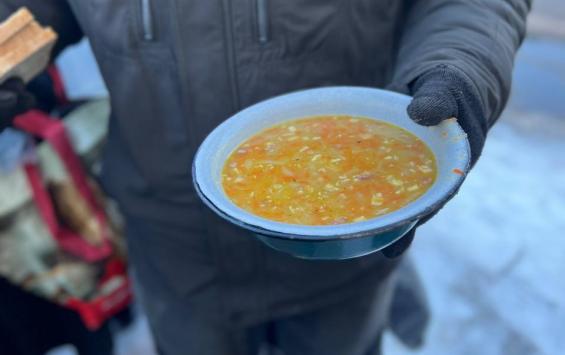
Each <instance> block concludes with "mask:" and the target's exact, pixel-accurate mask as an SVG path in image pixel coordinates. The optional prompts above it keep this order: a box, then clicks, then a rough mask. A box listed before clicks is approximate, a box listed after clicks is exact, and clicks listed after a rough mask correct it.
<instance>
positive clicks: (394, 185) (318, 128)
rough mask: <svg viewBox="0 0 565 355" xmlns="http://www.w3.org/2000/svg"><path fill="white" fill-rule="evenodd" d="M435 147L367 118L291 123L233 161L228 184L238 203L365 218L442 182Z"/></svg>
mask: <svg viewBox="0 0 565 355" xmlns="http://www.w3.org/2000/svg"><path fill="white" fill-rule="evenodd" d="M436 170H437V169H436V162H435V158H434V155H433V153H432V152H431V151H430V149H429V148H428V147H427V146H426V145H425V143H424V142H422V141H421V140H420V139H419V138H417V137H416V136H414V135H413V134H411V133H409V132H407V131H406V130H404V129H402V128H400V127H397V126H394V125H392V124H389V123H386V122H383V121H376V120H372V119H368V118H362V117H350V116H319V117H311V118H304V119H299V120H293V121H286V122H284V123H282V124H280V125H276V126H273V127H271V128H268V129H266V130H264V131H262V132H260V133H259V134H256V135H255V136H253V137H251V138H249V139H248V140H247V141H245V142H243V144H241V145H240V146H239V147H237V148H236V149H235V150H234V151H233V152H232V153H231V155H230V156H229V158H228V159H227V161H226V163H225V166H224V168H223V171H222V185H223V188H224V191H225V193H226V194H227V196H228V197H229V198H230V199H231V200H232V201H233V203H235V204H236V205H237V206H239V207H241V208H243V209H245V210H247V211H248V212H251V213H253V214H255V215H257V216H261V217H264V218H267V219H270V220H273V221H278V222H284V223H290V224H300V225H331V224H342V223H353V222H360V221H364V220H366V219H370V218H374V217H378V216H381V215H383V214H386V213H389V212H392V211H395V210H397V209H399V208H401V207H403V206H405V205H406V204H408V203H410V202H412V201H414V200H416V199H417V198H418V197H420V196H421V195H422V194H424V193H425V192H426V191H427V190H428V189H429V188H430V187H431V186H432V184H433V183H434V180H435V178H436Z"/></svg>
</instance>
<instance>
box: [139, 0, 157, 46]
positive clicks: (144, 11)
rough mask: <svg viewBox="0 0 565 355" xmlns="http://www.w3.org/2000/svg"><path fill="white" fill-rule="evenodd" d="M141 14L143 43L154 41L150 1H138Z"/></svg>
mask: <svg viewBox="0 0 565 355" xmlns="http://www.w3.org/2000/svg"><path fill="white" fill-rule="evenodd" d="M138 1H139V8H140V13H141V31H142V35H143V36H142V37H143V40H144V41H148V42H151V41H153V40H155V29H154V26H153V9H152V7H151V5H152V0H138Z"/></svg>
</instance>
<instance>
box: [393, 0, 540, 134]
mask: <svg viewBox="0 0 565 355" xmlns="http://www.w3.org/2000/svg"><path fill="white" fill-rule="evenodd" d="M530 7H531V0H416V1H414V2H413V4H412V6H411V7H410V8H409V12H408V16H407V18H406V23H405V26H404V32H403V35H402V37H401V40H400V47H399V51H398V57H397V60H396V63H395V70H394V75H393V80H392V82H393V85H392V87H395V88H397V89H399V90H401V91H402V90H403V89H402V88H404V90H403V91H408V90H406V88H408V87H409V85H410V84H411V83H412V82H413V81H414V80H415V79H416V78H417V77H418V76H420V75H421V74H423V73H424V72H426V71H427V70H429V69H431V68H434V67H436V66H438V65H441V64H443V65H447V66H449V67H451V68H453V69H455V70H458V71H459V72H461V73H462V75H465V76H466V77H467V78H468V79H470V81H471V82H472V83H474V85H475V86H476V89H477V91H478V92H479V95H480V100H481V103H482V105H483V109H484V113H485V116H486V117H483V118H482V119H484V120H486V122H483V124H484V125H485V126H487V127H488V126H491V125H492V124H493V123H494V122H495V121H496V119H497V118H498V116H499V115H500V113H501V112H502V109H503V108H504V105H505V104H506V101H507V99H508V95H509V92H510V85H511V77H512V67H513V63H514V56H515V54H516V51H517V49H518V47H519V46H520V44H521V42H522V40H523V38H524V35H525V30H526V16H527V14H528V12H529V10H530Z"/></svg>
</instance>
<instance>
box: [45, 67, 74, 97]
mask: <svg viewBox="0 0 565 355" xmlns="http://www.w3.org/2000/svg"><path fill="white" fill-rule="evenodd" d="M47 74H48V75H49V77H50V78H51V80H52V81H53V92H54V93H55V97H56V98H57V103H58V104H59V105H61V106H64V105H68V104H69V99H68V98H67V90H65V84H64V83H63V78H62V77H61V72H60V71H59V69H58V68H57V66H56V65H54V64H52V65H50V66H49V67H48V68H47Z"/></svg>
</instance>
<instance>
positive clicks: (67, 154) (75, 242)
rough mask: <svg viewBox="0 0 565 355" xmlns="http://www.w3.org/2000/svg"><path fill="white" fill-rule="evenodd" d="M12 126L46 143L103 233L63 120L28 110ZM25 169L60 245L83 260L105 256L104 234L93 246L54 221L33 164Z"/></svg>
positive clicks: (107, 252)
mask: <svg viewBox="0 0 565 355" xmlns="http://www.w3.org/2000/svg"><path fill="white" fill-rule="evenodd" d="M14 126H15V127H17V128H19V129H21V130H23V131H25V132H28V133H30V134H33V135H35V136H37V137H41V138H43V139H45V140H46V141H47V142H49V144H50V145H51V147H52V148H53V149H54V150H55V152H56V153H57V154H58V155H59V158H60V159H61V161H62V162H63V164H64V165H65V168H66V169H67V171H68V173H69V175H70V176H71V179H72V181H73V183H74V184H75V186H76V187H77V189H78V192H79V193H80V195H81V196H82V197H83V198H84V199H85V200H86V202H87V203H88V205H89V207H90V208H91V210H92V211H93V212H94V214H95V215H96V217H97V219H98V221H99V223H100V225H101V226H102V230H103V231H104V233H106V232H105V231H106V230H107V228H106V226H107V221H106V213H105V211H104V209H103V208H102V207H101V206H99V205H98V203H97V201H96V199H95V197H94V194H93V192H92V189H91V188H90V186H89V185H88V180H87V177H86V174H85V173H84V170H83V168H82V165H81V162H80V160H79V159H78V157H77V156H76V154H75V152H74V150H73V147H72V146H71V143H70V141H69V138H68V136H67V133H66V131H65V126H64V125H63V123H62V122H60V121H58V120H55V119H53V118H50V117H49V116H47V115H45V114H44V113H42V112H40V111H29V112H28V113H26V114H24V115H21V116H18V117H16V119H15V120H14ZM25 170H26V173H27V176H28V180H29V182H30V185H31V188H32V192H33V195H34V198H35V201H36V203H37V206H38V208H39V210H40V213H41V216H42V218H43V220H44V221H45V223H46V224H47V226H48V228H49V231H50V232H51V233H52V235H53V236H54V237H55V238H56V239H57V241H58V242H59V244H60V245H61V248H63V249H64V250H66V251H68V252H69V253H72V254H74V255H77V256H79V257H82V258H83V259H85V260H87V261H97V260H100V259H103V258H105V257H107V256H109V255H110V254H111V252H112V248H111V245H110V243H109V240H108V236H107V235H103V240H104V242H103V244H102V246H100V247H95V246H92V245H90V244H89V243H87V242H86V241H85V240H83V239H82V238H81V237H80V236H78V235H76V234H75V233H74V232H72V231H70V230H69V229H67V228H64V227H62V226H60V225H59V224H58V221H57V217H56V215H55V212H54V208H53V205H52V202H51V199H50V197H49V194H48V193H47V191H46V190H45V186H44V184H43V181H42V179H41V177H40V174H39V172H38V170H37V167H36V166H35V165H33V164H27V165H26V166H25Z"/></svg>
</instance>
